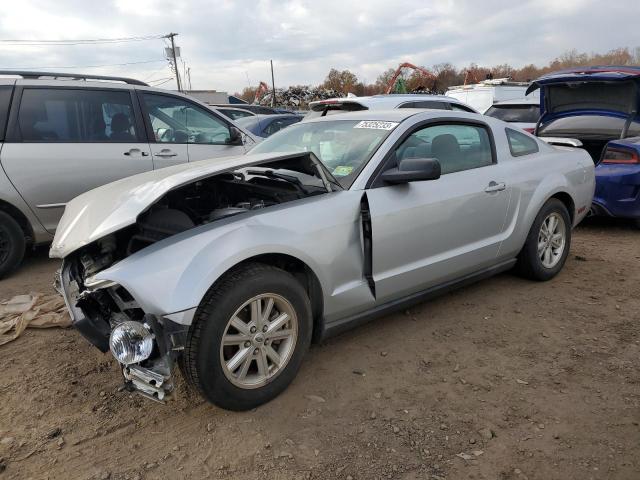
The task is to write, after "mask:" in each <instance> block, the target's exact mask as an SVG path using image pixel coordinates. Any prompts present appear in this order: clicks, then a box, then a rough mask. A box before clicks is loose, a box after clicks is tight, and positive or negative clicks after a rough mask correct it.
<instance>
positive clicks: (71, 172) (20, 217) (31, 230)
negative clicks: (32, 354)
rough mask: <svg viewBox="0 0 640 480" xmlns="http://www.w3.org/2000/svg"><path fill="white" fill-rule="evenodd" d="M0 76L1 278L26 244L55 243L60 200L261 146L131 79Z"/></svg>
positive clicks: (190, 104) (182, 99) (192, 103)
mask: <svg viewBox="0 0 640 480" xmlns="http://www.w3.org/2000/svg"><path fill="white" fill-rule="evenodd" d="M0 75H2V76H4V77H0V165H1V167H2V168H1V169H0V277H2V276H4V275H6V274H7V273H8V272H10V271H11V270H13V269H14V268H16V267H17V266H18V265H19V264H20V262H21V260H22V258H23V256H24V252H25V250H26V248H28V247H30V246H33V245H38V244H43V243H48V242H50V241H51V240H52V239H53V234H54V233H55V230H56V226H57V225H58V221H59V220H60V217H61V216H62V213H63V211H64V207H65V204H66V203H67V202H68V201H69V200H71V199H72V198H74V197H76V196H78V195H80V194H81V193H84V192H86V191H88V190H91V189H93V188H95V187H98V186H100V185H104V184H106V183H109V182H113V181H114V180H118V179H120V178H123V177H128V176H130V175H135V174H137V173H141V172H145V171H148V170H156V169H159V168H163V167H167V166H170V165H176V164H178V163H185V162H193V161H196V160H203V159H206V158H215V157H223V156H227V155H238V154H242V153H244V152H245V151H247V150H249V149H250V148H251V147H252V146H253V145H254V144H255V143H256V142H257V141H258V140H257V139H256V138H255V137H254V136H253V135H252V134H251V133H249V132H248V131H245V130H243V129H242V128H240V127H238V126H237V125H235V124H234V123H233V121H232V120H230V119H229V118H227V117H226V116H224V115H221V114H219V113H218V112H217V111H216V110H215V109H212V108H211V107H209V106H207V105H205V104H204V103H201V102H199V101H198V100H195V99H193V98H191V97H188V96H186V95H182V94H179V93H174V92H169V91H167V90H162V89H158V88H152V87H149V86H148V85H146V84H145V83H143V82H140V81H138V80H132V79H127V78H120V77H104V76H89V75H76V74H68V73H65V74H58V73H39V72H9V71H0ZM7 76H11V77H13V78H8V77H7Z"/></svg>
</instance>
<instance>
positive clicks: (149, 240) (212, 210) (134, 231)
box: [60, 155, 341, 400]
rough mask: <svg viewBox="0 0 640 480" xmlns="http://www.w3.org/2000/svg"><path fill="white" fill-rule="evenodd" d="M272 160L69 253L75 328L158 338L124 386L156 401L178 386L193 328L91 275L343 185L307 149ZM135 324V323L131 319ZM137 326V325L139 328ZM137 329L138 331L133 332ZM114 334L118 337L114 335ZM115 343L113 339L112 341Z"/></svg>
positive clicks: (189, 189)
mask: <svg viewBox="0 0 640 480" xmlns="http://www.w3.org/2000/svg"><path fill="white" fill-rule="evenodd" d="M302 159H306V161H301V159H300V157H299V158H297V159H291V162H290V164H287V163H286V162H282V161H280V162H274V164H273V165H265V164H262V165H259V166H254V167H245V168H240V169H237V170H233V171H228V172H224V173H219V174H216V175H213V176H211V177H209V178H204V179H200V180H198V181H195V182H192V183H189V184H186V185H183V186H181V187H179V188H176V189H174V190H171V191H169V192H167V193H166V194H165V195H164V196H163V197H161V198H160V199H159V200H158V201H156V202H155V203H153V204H152V205H151V206H150V207H149V208H148V209H147V210H146V211H144V212H143V213H142V214H140V215H139V217H138V219H137V222H136V223H135V224H134V225H131V226H129V227H126V228H124V229H122V230H119V231H116V232H114V233H112V234H109V235H107V236H106V237H104V238H101V239H99V240H97V241H95V242H93V243H91V244H89V245H87V246H85V247H83V248H81V249H79V250H78V251H76V252H74V253H73V254H71V255H69V256H68V257H66V258H65V263H64V267H63V270H62V273H61V279H60V280H61V284H63V285H65V289H64V290H65V291H64V295H65V298H66V299H67V303H68V306H69V309H70V311H71V312H72V316H73V317H74V323H75V326H76V327H77V328H78V330H80V332H81V333H83V335H85V336H86V337H87V338H88V339H89V340H90V341H91V342H92V343H93V344H94V345H95V346H96V347H98V348H99V349H100V350H102V351H105V352H106V351H107V350H109V349H111V350H112V351H113V349H114V346H113V344H112V341H113V332H114V331H115V330H116V329H117V328H118V327H123V326H126V325H129V327H131V326H132V325H133V326H134V327H135V328H138V326H139V325H140V324H141V325H142V326H143V327H144V329H146V330H144V329H143V330H141V333H140V332H138V333H139V334H140V335H141V336H144V335H145V333H144V332H145V331H146V332H148V333H149V335H150V336H152V337H153V338H154V339H155V340H154V341H153V342H152V344H153V347H152V349H153V350H152V353H150V355H148V356H147V357H146V358H145V359H144V360H143V361H139V362H134V363H131V364H123V375H124V377H125V384H127V386H128V387H129V388H131V389H132V390H137V391H139V392H141V393H143V394H145V395H146V396H149V397H151V398H153V399H156V400H163V399H164V397H165V395H167V394H168V393H170V392H171V390H172V388H173V387H172V384H171V375H170V372H171V368H172V366H173V363H174V361H175V360H176V359H177V357H178V356H179V353H180V351H181V350H182V348H183V346H184V342H185V338H186V335H187V330H188V329H187V327H184V326H182V325H178V324H176V323H173V322H170V321H167V319H164V318H162V317H158V316H155V315H149V314H148V313H147V312H145V311H143V309H142V308H141V307H140V306H139V305H138V304H137V302H136V301H135V299H134V298H133V297H132V296H131V295H130V294H129V292H128V291H127V290H126V289H125V288H123V287H122V286H120V285H117V284H113V283H109V282H107V283H104V282H102V283H101V282H97V283H95V282H92V278H91V277H92V276H93V275H95V274H96V273H98V272H100V271H101V270H104V269H106V268H108V267H110V266H111V265H113V264H114V263H116V262H118V261H120V260H122V259H124V258H126V257H127V256H129V255H132V254H134V253H136V252H138V251H140V250H142V249H144V248H146V247H148V246H150V245H152V244H154V243H156V242H159V241H162V240H164V239H167V238H169V237H171V236H173V235H176V234H179V233H181V232H184V231H186V230H190V229H193V228H196V227H199V226H203V225H207V224H210V223H213V222H219V221H223V220H225V219H228V218H230V217H233V216H236V215H240V214H244V213H247V212H253V211H256V210H263V209H266V208H269V207H272V206H276V205H280V204H283V203H286V202H291V201H294V200H299V199H303V198H306V197H310V196H314V195H322V194H325V193H328V192H331V191H333V190H337V189H340V188H341V187H340V185H339V184H338V183H337V182H335V180H333V179H332V178H331V177H330V175H326V172H325V171H323V170H322V167H321V165H320V164H319V162H317V161H314V160H313V159H311V157H310V156H308V155H305V156H304V157H302ZM132 322H136V324H132ZM135 328H134V330H135ZM134 333H135V332H134ZM110 336H111V340H110ZM110 342H111V344H110Z"/></svg>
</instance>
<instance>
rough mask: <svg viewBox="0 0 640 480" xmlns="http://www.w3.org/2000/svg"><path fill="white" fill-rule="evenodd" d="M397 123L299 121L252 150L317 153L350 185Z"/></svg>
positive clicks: (342, 182)
mask: <svg viewBox="0 0 640 480" xmlns="http://www.w3.org/2000/svg"><path fill="white" fill-rule="evenodd" d="M397 125H398V124H397V123H396V122H381V121H359V120H335V121H327V122H309V123H298V124H297V125H291V126H290V127H287V128H285V129H284V130H281V131H280V132H278V133H276V134H275V135H273V136H271V137H269V138H267V139H266V140H265V141H263V142H262V143H260V144H258V145H257V146H256V147H255V148H254V149H253V150H252V151H251V153H271V152H313V153H314V154H315V156H316V157H318V158H319V159H320V160H321V161H322V163H324V164H325V165H326V166H327V168H328V169H329V171H330V172H331V173H332V174H333V176H334V177H336V179H337V180H338V181H339V182H340V184H341V185H342V186H343V187H345V188H349V186H351V184H352V183H353V181H354V180H355V178H356V175H357V174H358V173H359V172H360V170H361V169H362V167H364V166H365V165H366V164H367V162H368V161H369V159H370V158H371V156H372V155H373V154H374V153H375V151H376V150H377V149H378V147H379V146H380V144H381V143H382V142H383V141H384V139H385V138H387V136H388V135H389V133H391V131H392V130H393V129H394V128H395V127H396V126H397Z"/></svg>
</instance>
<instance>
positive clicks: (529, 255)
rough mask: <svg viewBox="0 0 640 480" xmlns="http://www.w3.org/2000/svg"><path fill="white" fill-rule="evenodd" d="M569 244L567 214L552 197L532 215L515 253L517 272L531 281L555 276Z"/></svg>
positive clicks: (569, 235)
mask: <svg viewBox="0 0 640 480" xmlns="http://www.w3.org/2000/svg"><path fill="white" fill-rule="evenodd" d="M570 246H571V217H569V212H568V211H567V207H565V205H564V203H562V202H561V201H560V200H558V199H556V198H552V199H550V200H549V201H547V203H545V204H544V205H543V206H542V208H541V209H540V212H538V215H537V216H536V218H535V220H534V222H533V225H532V226H531V230H530V231H529V235H528V236H527V240H526V242H525V244H524V247H523V248H522V250H521V251H520V255H519V256H518V264H517V269H518V271H519V272H520V273H521V274H522V275H523V276H524V277H527V278H530V279H532V280H540V281H546V280H550V279H552V278H553V277H555V276H556V275H557V274H558V272H560V270H562V267H563V266H564V263H565V261H566V260H567V255H568V254H569V248H570Z"/></svg>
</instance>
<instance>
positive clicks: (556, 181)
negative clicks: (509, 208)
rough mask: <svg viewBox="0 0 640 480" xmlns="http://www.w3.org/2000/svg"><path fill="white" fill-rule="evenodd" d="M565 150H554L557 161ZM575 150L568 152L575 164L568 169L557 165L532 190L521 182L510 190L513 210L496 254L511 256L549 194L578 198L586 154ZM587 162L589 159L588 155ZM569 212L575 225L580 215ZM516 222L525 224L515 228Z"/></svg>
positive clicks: (526, 233)
mask: <svg viewBox="0 0 640 480" xmlns="http://www.w3.org/2000/svg"><path fill="white" fill-rule="evenodd" d="M567 153H568V152H566V151H563V152H558V161H559V163H560V162H562V161H566V160H565V159H566V156H567ZM575 154H576V155H571V158H570V159H569V161H575V165H576V168H575V169H574V170H571V171H570V172H569V173H564V172H563V171H562V170H560V169H558V170H555V171H550V172H548V173H547V175H545V177H544V179H543V180H542V181H541V182H540V183H539V184H538V185H537V186H536V187H535V189H534V190H527V185H524V184H521V185H518V186H517V188H516V190H517V191H516V192H514V193H513V194H512V201H513V202H514V207H513V211H514V212H515V213H514V214H513V215H512V216H511V218H510V223H509V225H508V227H507V229H506V238H505V240H504V243H503V244H502V245H501V247H500V257H503V256H504V257H512V256H515V255H517V254H518V252H520V250H521V249H522V247H523V246H524V243H525V241H526V239H527V235H528V234H529V231H530V229H531V226H532V225H533V222H534V220H535V218H536V216H537V215H538V212H539V211H540V209H541V208H542V206H543V205H544V204H545V203H546V202H547V201H548V200H549V199H550V198H551V197H553V196H554V195H557V194H559V193H562V194H567V195H569V196H570V197H571V199H572V201H573V203H574V205H578V203H579V199H580V198H581V197H583V196H584V195H581V194H580V192H579V189H580V187H581V186H583V185H584V184H585V174H584V168H583V167H582V160H583V158H582V157H583V156H585V157H588V154H587V153H586V152H584V151H582V150H575ZM563 157H564V158H563ZM589 162H591V159H590V158H589ZM591 163H593V162H591ZM587 180H588V179H587ZM525 205H526V209H523V208H522V207H523V206H525ZM569 213H570V215H571V216H572V218H573V219H574V222H573V225H574V226H575V225H576V224H577V223H578V222H579V220H581V217H579V216H578V215H576V212H575V211H574V212H569ZM518 225H520V226H526V228H522V227H521V228H517V227H518Z"/></svg>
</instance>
